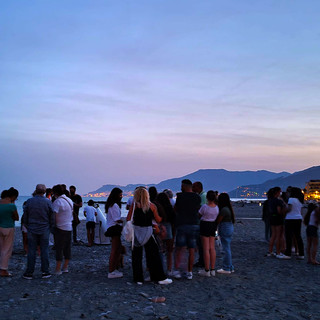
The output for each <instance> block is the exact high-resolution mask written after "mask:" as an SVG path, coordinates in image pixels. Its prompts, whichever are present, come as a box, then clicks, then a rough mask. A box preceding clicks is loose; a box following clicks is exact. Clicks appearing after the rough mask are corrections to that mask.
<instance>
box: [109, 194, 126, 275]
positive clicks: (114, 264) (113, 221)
mask: <svg viewBox="0 0 320 320" xmlns="http://www.w3.org/2000/svg"><path fill="white" fill-rule="evenodd" d="M121 199H122V190H121V189H119V188H113V189H112V190H111V193H110V195H109V197H108V199H107V202H106V206H105V212H106V214H107V232H106V233H105V235H106V236H107V237H111V239H112V242H111V252H110V257H109V273H108V278H109V279H113V278H121V277H123V273H122V272H120V271H119V270H117V268H118V265H119V262H120V256H121V232H122V220H121Z"/></svg>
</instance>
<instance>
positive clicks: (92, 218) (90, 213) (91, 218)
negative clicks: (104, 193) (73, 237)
mask: <svg viewBox="0 0 320 320" xmlns="http://www.w3.org/2000/svg"><path fill="white" fill-rule="evenodd" d="M93 205H94V202H93V200H91V199H90V200H89V201H88V205H87V206H86V207H85V208H84V210H83V214H84V216H85V217H86V221H87V223H86V229H87V238H88V247H92V246H93V243H94V229H95V226H96V216H97V215H98V213H97V209H96V208H95V207H94V206H93Z"/></svg>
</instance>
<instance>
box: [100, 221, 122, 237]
mask: <svg viewBox="0 0 320 320" xmlns="http://www.w3.org/2000/svg"><path fill="white" fill-rule="evenodd" d="M121 232H122V226H120V225H119V224H116V225H115V226H112V227H110V228H108V230H107V231H106V232H105V233H104V235H105V236H106V237H120V236H121Z"/></svg>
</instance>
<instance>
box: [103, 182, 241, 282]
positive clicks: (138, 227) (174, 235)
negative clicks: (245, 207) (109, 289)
mask: <svg viewBox="0 0 320 320" xmlns="http://www.w3.org/2000/svg"><path fill="white" fill-rule="evenodd" d="M121 198H122V190H121V189H119V188H114V189H113V190H112V191H111V193H110V195H109V197H108V200H107V203H106V206H105V211H106V214H107V221H108V223H107V224H108V229H107V232H106V235H107V236H110V237H111V238H112V248H111V254H110V258H109V274H108V277H109V278H120V277H122V276H123V273H122V272H121V271H120V270H119V268H118V266H119V265H120V264H119V261H120V260H121V248H122V244H121V232H122V229H123V221H122V219H121ZM126 208H127V210H129V212H128V215H127V219H126V220H127V222H128V221H129V222H130V223H132V225H133V234H134V237H133V240H132V271H133V280H134V282H136V283H138V284H142V283H143V282H144V281H147V280H150V281H154V282H157V283H159V284H170V283H172V278H175V279H180V278H182V277H185V278H186V279H189V280H191V279H192V278H193V267H194V265H195V261H194V260H195V252H196V250H198V252H199V261H198V262H197V263H196V265H197V266H201V267H203V269H201V270H200V271H199V275H201V276H206V277H211V276H215V263H216V249H215V239H216V237H217V230H218V231H219V236H220V238H221V243H222V247H223V251H224V258H223V266H222V268H220V269H218V270H217V273H221V274H231V273H232V272H234V267H233V264H232V254H231V246H230V243H231V239H232V234H233V224H234V222H235V217H234V212H233V208H232V205H231V201H230V198H229V195H228V194H227V193H221V194H220V195H218V192H216V191H213V190H210V191H208V192H207V193H206V192H204V191H203V186H202V183H201V182H199V181H197V182H195V183H193V184H192V182H191V181H190V180H188V179H185V180H182V182H181V192H179V193H177V195H176V199H175V200H174V199H173V193H172V191H171V190H168V189H166V190H164V191H163V192H160V193H158V191H157V189H156V188H155V187H150V188H149V189H148V190H147V189H146V188H145V187H143V186H141V187H138V188H136V190H135V191H134V195H133V196H132V197H131V198H129V200H128V201H127V206H126ZM199 243H201V246H200V245H198V244H199ZM143 249H144V251H145V255H146V267H147V270H148V272H149V274H150V276H147V277H144V271H143V259H142V258H143ZM174 249H175V250H174ZM186 250H187V256H188V262H187V266H186V268H183V263H182V258H183V255H184V254H185V252H186ZM164 253H165V255H166V263H165V262H164V260H165V259H164Z"/></svg>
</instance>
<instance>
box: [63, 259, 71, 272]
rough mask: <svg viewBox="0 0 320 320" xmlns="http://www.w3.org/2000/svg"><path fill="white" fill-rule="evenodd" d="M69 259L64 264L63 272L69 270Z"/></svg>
mask: <svg viewBox="0 0 320 320" xmlns="http://www.w3.org/2000/svg"><path fill="white" fill-rule="evenodd" d="M69 261H70V260H69V259H65V260H64V264H63V266H62V270H68V265H69Z"/></svg>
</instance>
